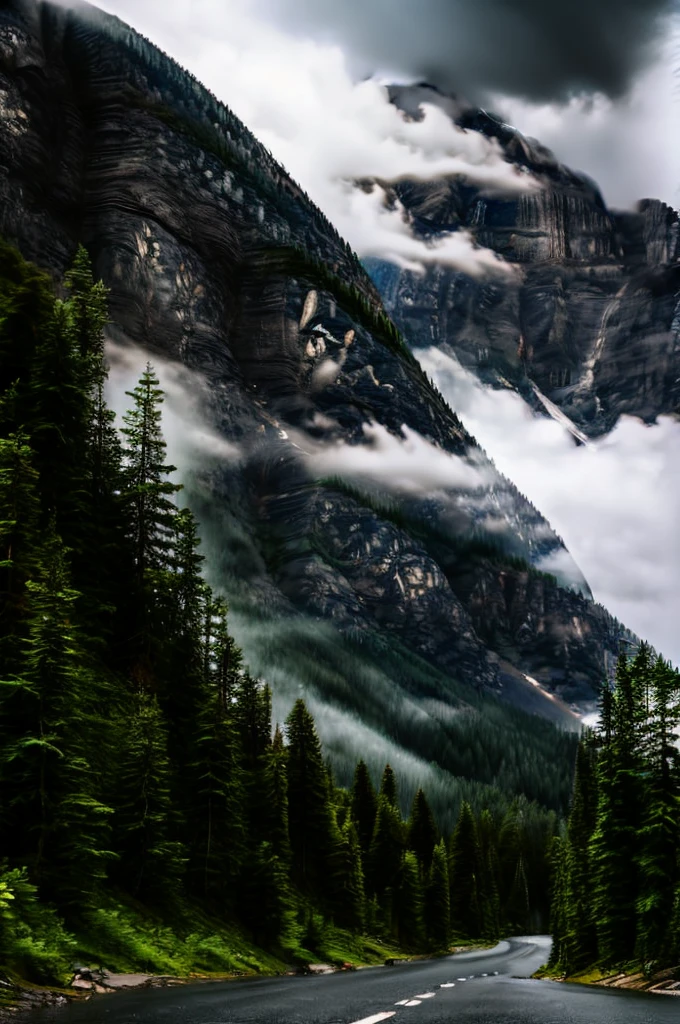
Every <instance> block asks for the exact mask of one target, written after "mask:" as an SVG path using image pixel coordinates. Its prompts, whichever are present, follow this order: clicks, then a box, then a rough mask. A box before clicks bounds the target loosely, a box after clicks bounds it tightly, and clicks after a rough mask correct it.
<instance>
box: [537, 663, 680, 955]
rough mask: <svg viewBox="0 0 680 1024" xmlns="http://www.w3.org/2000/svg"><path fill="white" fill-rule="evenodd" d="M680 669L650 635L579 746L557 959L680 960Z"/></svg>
mask: <svg viewBox="0 0 680 1024" xmlns="http://www.w3.org/2000/svg"><path fill="white" fill-rule="evenodd" d="M679 726H680V675H679V674H678V672H677V671H676V670H675V669H673V668H672V667H671V666H670V665H669V664H668V663H667V662H665V661H663V659H661V658H658V659H656V660H655V659H654V658H653V657H652V656H651V654H650V651H649V649H648V648H647V647H646V646H645V645H642V646H641V647H640V649H639V651H638V653H637V654H636V656H635V657H634V658H633V659H627V658H626V657H622V658H621V659H620V661H619V665H618V671H617V675H616V688H615V689H610V688H608V687H606V688H605V689H604V690H603V692H602V703H601V723H600V727H599V729H598V731H597V733H595V734H592V735H589V736H586V737H585V738H584V739H583V740H582V742H581V745H580V747H579V752H578V759H577V768H576V779H575V785H574V798H573V804H572V810H571V815H570V817H569V822H568V825H567V827H566V829H565V830H564V833H563V835H562V836H561V837H560V838H559V840H558V842H557V845H556V854H555V888H554V896H553V912H552V918H553V924H552V930H553V933H554V940H555V941H554V946H553V953H552V961H551V963H552V966H553V967H554V968H556V969H557V970H560V971H563V972H566V973H568V974H574V973H576V972H578V971H582V970H584V969H585V968H587V967H590V966H592V965H599V966H600V967H602V968H604V969H627V970H629V971H630V970H634V969H642V970H643V971H644V972H645V973H646V974H651V973H652V972H654V971H655V970H657V969H659V968H662V967H667V966H670V965H673V964H677V963H678V960H680V751H679V750H678V727H679Z"/></svg>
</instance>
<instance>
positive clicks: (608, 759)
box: [590, 658, 640, 965]
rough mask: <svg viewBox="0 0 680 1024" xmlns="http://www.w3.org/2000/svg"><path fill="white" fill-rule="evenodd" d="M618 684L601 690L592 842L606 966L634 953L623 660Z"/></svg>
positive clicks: (632, 810) (631, 786) (629, 725)
mask: <svg viewBox="0 0 680 1024" xmlns="http://www.w3.org/2000/svg"><path fill="white" fill-rule="evenodd" d="M616 681H617V687H616V692H615V694H614V695H613V696H612V695H611V694H610V693H609V690H608V688H607V687H605V689H604V691H603V700H602V714H601V723H602V733H601V742H602V749H601V752H600V755H599V759H598V771H597V792H598V809H597V820H596V825H595V829H594V832H593V835H592V839H591V843H590V863H591V870H592V875H593V887H592V888H593V904H592V905H593V917H594V919H595V920H596V922H597V942H598V957H599V959H600V961H601V962H602V963H604V964H606V965H613V964H618V963H623V962H624V961H627V960H629V959H631V958H632V956H633V955H634V951H635V916H636V915H635V898H636V892H637V872H636V857H637V848H638V843H637V835H636V823H637V821H638V820H639V800H640V775H639V773H640V759H639V756H638V750H637V746H636V724H635V723H636V721H637V707H636V704H635V688H634V685H633V681H632V678H631V675H630V670H629V666H628V665H627V663H626V660H625V658H621V659H620V660H619V664H618V667H617V675H616Z"/></svg>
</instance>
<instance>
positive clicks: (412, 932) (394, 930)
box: [382, 850, 424, 949]
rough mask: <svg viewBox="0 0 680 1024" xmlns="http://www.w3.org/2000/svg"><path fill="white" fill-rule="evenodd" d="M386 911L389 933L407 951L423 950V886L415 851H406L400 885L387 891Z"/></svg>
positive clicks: (398, 882)
mask: <svg viewBox="0 0 680 1024" xmlns="http://www.w3.org/2000/svg"><path fill="white" fill-rule="evenodd" d="M388 897H390V899H389V901H388V899H387V898H388ZM382 908H383V909H382V913H383V919H384V921H385V927H386V931H387V934H388V935H390V936H391V937H392V938H393V939H395V940H396V941H398V942H399V943H400V945H402V946H405V947H406V948H407V949H419V948H422V944H423V936H424V926H423V885H422V882H421V879H420V868H419V865H418V860H417V858H416V855H415V854H414V853H413V852H412V851H410V850H406V851H405V852H404V855H403V859H402V860H401V864H400V866H399V870H398V873H397V877H396V884H395V885H394V886H393V887H392V888H390V889H389V890H387V891H386V893H385V896H384V897H383V904H382Z"/></svg>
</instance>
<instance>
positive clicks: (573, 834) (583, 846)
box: [564, 736, 597, 970]
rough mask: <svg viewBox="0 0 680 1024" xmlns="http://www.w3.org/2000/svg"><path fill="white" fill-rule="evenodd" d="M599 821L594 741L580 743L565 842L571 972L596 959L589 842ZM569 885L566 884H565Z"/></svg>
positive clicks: (566, 923)
mask: <svg viewBox="0 0 680 1024" xmlns="http://www.w3.org/2000/svg"><path fill="white" fill-rule="evenodd" d="M596 819H597V790H596V767H595V757H594V741H593V738H592V737H591V736H586V737H585V738H584V739H582V740H581V742H580V744H579V747H578V753H577V759H576V772H575V775H574V792H573V797H572V804H571V814H570V816H569V823H568V829H567V837H566V839H565V841H564V856H565V865H564V871H565V879H566V880H567V881H568V891H567V898H568V907H567V912H566V921H565V930H566V931H568V933H569V943H570V949H571V952H570V956H569V961H570V969H571V970H573V969H575V968H578V967H582V968H585V967H587V966H588V965H589V964H592V963H594V962H595V960H596V959H597V932H596V929H595V921H594V920H593V915H592V890H591V886H592V870H591V865H590V842H591V837H592V835H593V831H594V828H595V823H596ZM565 884H566V883H565Z"/></svg>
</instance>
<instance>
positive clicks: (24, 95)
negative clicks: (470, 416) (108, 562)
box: [0, 0, 652, 760]
mask: <svg viewBox="0 0 680 1024" xmlns="http://www.w3.org/2000/svg"><path fill="white" fill-rule="evenodd" d="M0 104H1V108H0V110H1V112H2V113H1V116H0V231H1V232H2V233H3V234H4V235H5V236H7V237H9V238H10V239H13V240H14V241H15V242H16V243H17V244H18V245H19V246H20V248H21V249H22V251H23V253H24V254H25V255H26V256H27V257H29V258H31V259H33V260H35V261H36V262H37V263H39V264H40V265H42V266H45V267H47V268H49V269H50V270H51V271H52V273H53V274H54V276H55V278H56V279H59V278H60V276H61V275H62V273H63V271H64V269H65V267H66V266H67V264H68V262H69V260H70V259H71V257H72V255H73V252H74V248H75V245H76V243H77V242H78V241H79V240H82V241H84V242H85V244H86V245H87V246H88V247H89V249H90V251H91V252H92V254H93V257H94V260H95V266H96V270H97V272H98V274H100V275H101V276H102V277H103V279H104V281H105V282H106V284H107V285H108V287H109V288H110V308H111V319H112V323H111V325H110V334H111V338H112V339H113V340H114V341H117V342H122V343H125V344H130V343H133V344H135V345H137V346H139V347H141V348H142V349H144V350H145V351H148V352H151V353H155V354H156V355H158V356H162V357H163V358H165V359H169V360H172V361H176V362H177V363H182V364H184V365H185V366H186V367H188V368H190V369H192V370H195V371H197V372H198V373H199V374H200V377H201V379H202V380H204V381H205V382H206V389H205V394H204V396H203V398H202V401H203V405H204V408H203V414H204V418H205V419H207V420H209V422H210V424H211V426H212V428H213V429H214V430H215V431H216V432H217V433H219V435H221V437H222V438H223V439H224V440H226V441H228V442H229V444H230V445H231V446H232V450H238V453H239V455H238V458H237V459H233V460H229V459H227V460H226V461H225V460H222V459H217V460H216V459H212V460H210V459H208V460H207V461H204V462H203V463H197V465H196V466H195V467H194V469H193V471H192V472H190V473H189V474H188V477H187V479H186V481H185V483H186V488H187V493H188V496H189V499H190V501H191V503H192V505H193V507H194V508H195V510H196V511H197V513H198V514H199V516H200V518H201V520H202V523H203V531H204V535H205V537H206V551H207V552H208V554H209V563H208V570H209V573H210V575H211V577H212V579H213V582H216V583H217V584H218V585H219V586H220V587H222V589H223V590H224V591H225V592H226V593H227V594H228V596H229V599H230V604H231V610H232V620H231V621H232V627H233V628H234V630H235V632H236V634H237V638H238V639H239V640H240V642H241V643H242V644H243V646H244V648H245V652H246V656H247V657H248V659H249V661H250V662H251V664H252V665H253V666H254V668H255V669H256V670H257V671H260V672H262V673H263V674H264V675H266V676H267V678H268V679H269V680H270V681H271V682H272V684H273V686H274V689H275V698H277V695H278V698H280V700H281V702H282V703H284V704H285V702H286V701H287V700H289V699H290V698H292V697H293V696H296V695H297V694H298V693H299V689H300V686H301V685H304V686H305V687H306V689H307V693H308V696H309V695H311V698H312V699H314V700H317V701H318V702H321V703H323V704H324V706H326V707H331V708H336V709H337V708H341V709H343V711H344V712H347V713H352V714H356V715H357V716H360V717H361V718H362V720H363V721H364V723H367V724H368V725H369V726H370V727H371V728H375V729H376V731H380V732H381V733H383V734H384V733H388V734H391V735H392V737H393V738H394V741H395V742H397V743H399V744H401V746H402V747H403V748H406V749H410V745H412V744H413V743H415V740H414V739H413V735H414V721H415V720H418V721H419V722H420V725H419V726H418V728H419V729H420V733H421V737H422V735H425V733H426V732H427V729H429V730H430V732H431V734H432V736H435V735H436V736H439V732H440V731H441V728H442V726H441V722H440V721H439V719H438V718H437V714H439V713H440V712H436V711H433V710H426V700H425V698H427V700H429V701H430V704H427V707H428V708H439V709H441V708H444V707H449V708H451V707H456V706H461V705H462V704H464V703H465V701H466V695H468V696H469V697H470V698H471V695H472V694H478V693H479V692H487V693H495V694H497V693H501V694H502V693H503V692H504V680H505V678H506V676H507V673H508V671H511V673H514V674H515V675H516V674H517V673H519V674H520V675H522V673H526V672H528V671H529V670H531V673H532V675H533V676H535V677H536V679H537V680H538V682H539V683H540V684H541V685H542V686H545V687H546V688H547V689H548V690H551V691H555V692H557V693H561V694H562V695H563V696H564V697H565V698H566V699H567V700H569V701H574V702H577V703H578V702H579V701H588V700H591V699H592V698H593V696H594V694H595V692H596V689H597V687H598V685H599V683H600V680H601V678H602V676H603V674H604V673H605V671H606V670H607V664H608V662H609V660H610V659H611V657H613V656H614V655H615V653H616V650H617V639H618V634H619V631H620V627H619V626H618V624H617V623H615V622H613V620H611V619H610V618H609V617H608V616H607V614H606V612H604V610H603V609H600V608H598V607H596V606H595V605H594V604H593V602H592V600H591V599H590V594H589V591H588V588H587V584H586V583H585V581H584V580H583V578H582V576H580V574H579V572H578V570H577V568H576V567H575V566H573V563H572V566H571V570H570V574H569V575H570V581H569V582H570V585H569V586H566V585H565V586H561V585H560V582H559V581H558V580H556V579H554V578H551V577H546V576H545V575H542V574H541V573H539V572H538V571H537V570H536V568H535V565H536V564H537V563H538V562H540V561H541V559H543V558H545V556H547V555H550V554H551V553H553V554H554V553H555V552H560V553H561V555H562V556H563V557H562V560H563V561H567V562H568V561H569V559H568V556H567V554H566V552H564V551H563V545H562V543H561V541H560V539H559V538H558V537H556V536H555V534H554V532H553V531H552V530H551V529H550V527H549V525H548V524H547V523H546V522H545V520H544V519H543V518H542V517H541V516H540V514H539V513H538V512H537V511H536V510H535V509H534V508H532V506H531V505H530V504H529V503H528V502H527V501H526V500H525V499H524V498H523V497H522V496H521V495H520V494H519V493H518V492H517V490H516V489H515V488H514V487H513V486H512V484H510V483H509V482H508V481H507V480H505V479H504V478H503V477H502V476H501V475H500V474H499V473H498V472H497V471H496V469H495V468H494V466H493V465H492V464H491V463H490V462H489V460H488V458H487V457H486V456H485V455H484V453H483V452H482V451H481V450H480V449H479V448H478V447H477V446H476V444H475V442H474V440H473V439H472V438H471V437H470V436H469V435H468V434H467V433H466V431H465V430H464V428H463V426H462V425H461V423H460V421H459V420H458V419H457V417H456V416H455V414H454V413H452V412H451V410H450V409H449V408H448V407H447V406H446V404H445V403H444V401H443V399H442V398H441V396H440V395H439V394H438V393H437V392H436V391H435V389H434V388H433V387H432V385H431V384H430V383H429V381H428V380H427V379H426V377H425V376H424V375H423V373H422V372H421V370H420V368H419V366H418V364H417V362H416V361H415V360H414V358H413V357H412V355H411V354H410V351H409V350H408V349H407V348H406V347H405V345H404V344H403V342H402V341H401V339H400V338H399V336H398V334H397V332H396V331H395V329H394V327H393V325H392V324H391V322H390V321H389V320H388V319H387V317H386V315H385V313H384V310H383V307H382V304H381V301H380V299H379V298H378V293H377V290H376V288H375V286H374V284H373V283H372V282H371V280H370V279H369V277H368V276H367V275H366V273H365V272H364V270H363V268H362V266H361V264H360V263H359V261H358V260H357V259H356V257H355V256H354V255H353V253H352V252H351V250H350V249H349V247H348V246H347V245H346V244H345V243H344V242H343V241H342V239H341V238H339V236H338V235H337V233H336V232H335V231H334V229H333V228H332V227H331V225H330V224H329V223H328V222H327V221H326V220H325V218H324V217H323V216H322V215H321V213H320V212H319V211H318V210H317V209H316V208H315V207H314V206H313V205H312V203H311V202H310V201H309V200H308V199H307V197H306V196H305V195H304V194H303V193H302V192H301V191H300V189H299V188H298V187H297V186H296V185H295V183H294V182H292V181H291V180H290V179H289V178H288V177H287V175H286V174H285V172H284V171H283V170H282V169H281V168H280V167H279V166H278V165H277V164H276V163H275V162H274V161H273V159H272V158H271V156H270V155H269V154H268V153H267V151H266V150H265V149H264V148H263V147H262V146H261V145H260V144H259V143H258V142H257V141H256V140H255V139H254V138H253V137H252V136H251V135H250V133H249V132H248V131H247V130H246V129H245V128H244V126H243V125H241V124H240V123H239V122H238V121H237V119H236V118H235V117H234V116H233V115H232V114H231V113H230V112H229V111H228V110H227V109H226V108H225V107H223V106H222V105H220V104H219V103H218V102H217V101H216V100H215V99H214V97H212V96H211V95H210V94H209V93H207V92H206V91H205V90H204V89H203V88H202V87H201V86H200V85H199V84H198V83H197V82H196V81H195V80H194V79H192V78H191V76H189V75H188V74H186V73H184V72H183V71H181V69H180V68H178V67H177V66H176V65H175V64H174V63H173V62H172V61H170V60H169V59H168V58H166V57H165V56H164V55H162V54H161V53H160V52H159V51H158V50H156V49H155V48H153V47H152V46H151V45H150V44H149V43H148V42H147V41H145V40H143V39H142V38H141V37H140V36H139V35H137V34H136V33H134V32H133V31H132V30H130V29H128V28H127V27H126V26H124V25H122V24H121V23H120V22H119V21H118V20H117V19H115V18H111V17H108V16H105V15H103V14H101V13H99V12H96V11H93V10H92V9H88V8H84V7H83V8H78V9H77V10H76V11H72V10H66V9H63V8H61V7H54V6H51V5H50V4H39V3H36V2H35V0H11V2H9V3H5V4H4V5H3V7H2V9H1V10H0ZM536 202H538V203H539V206H537V207H532V208H531V209H529V208H527V212H526V216H525V220H526V224H527V228H526V231H527V233H529V232H530V231H533V230H534V229H533V228H532V227H529V226H528V225H530V224H533V220H532V218H534V219H535V218H536V217H537V216H538V213H537V212H536V211H537V210H539V209H543V207H542V206H540V203H542V202H543V200H540V201H539V200H536ZM495 216H496V215H495V214H494V215H493V216H491V215H489V216H487V215H486V214H484V219H485V222H486V223H487V225H489V230H491V225H492V222H493V223H495V221H494V218H495ZM607 216H608V215H607V214H606V212H605V211H603V210H602V211H601V212H600V213H598V217H599V220H597V225H595V222H594V226H593V229H592V230H593V233H596V231H597V232H601V230H602V229H601V224H603V223H604V222H605V221H606V219H607ZM497 230H498V232H501V228H500V227H498V228H497ZM650 230H651V229H650ZM643 234H644V233H643ZM499 237H500V234H499ZM527 237H528V234H527ZM513 244H514V243H513ZM545 244H547V243H545V242H544V241H541V242H536V245H537V246H539V247H541V246H543V247H544V246H545ZM602 244H604V243H602ZM649 244H652V243H651V242H650V243H649ZM444 276H445V275H440V278H439V279H438V280H440V285H435V278H436V273H435V275H434V276H433V277H432V278H431V279H430V283H429V285H428V287H431V288H432V301H433V302H434V300H435V295H436V290H437V288H444V289H445V290H448V292H450V294H451V297H452V303H453V304H452V306H451V309H452V319H453V307H454V306H455V307H456V308H457V309H462V308H463V307H464V305H465V300H464V298H463V295H462V293H461V295H458V288H459V285H458V283H457V282H454V281H453V279H450V280H449V281H448V283H444ZM400 287H401V285H400ZM471 287H472V286H471V285H470V284H469V283H467V282H464V281H461V283H460V288H461V289H462V290H463V291H464V290H465V288H471ZM488 287H489V288H490V289H493V287H494V286H493V285H489V286H488ZM494 294H496V295H497V299H494ZM428 301H429V300H428ZM555 301H556V302H557V301H558V300H557V298H556V299H555ZM472 302H473V299H472V298H471V297H470V305H471V304H472ZM489 302H490V303H491V304H493V303H494V302H495V304H496V307H498V306H500V307H501V308H502V309H506V310H507V317H508V320H511V319H513V318H516V312H517V308H519V307H518V303H519V298H518V296H517V295H515V296H514V298H508V293H507V292H503V291H502V290H499V291H498V292H497V293H494V292H493V291H490V292H489ZM513 303H514V305H513ZM456 315H457V314H456ZM537 315H538V314H537ZM485 322H486V321H485ZM513 322H514V320H513ZM480 331H482V327H481V326H480ZM501 343H503V342H499V344H501ZM514 358H518V357H514ZM367 424H374V425H378V427H379V429H381V430H383V431H384V432H386V434H387V435H389V436H390V437H391V438H393V439H394V443H397V444H398V443H399V439H400V438H402V437H403V435H402V428H403V427H404V425H406V426H407V427H408V428H410V429H411V430H412V431H416V432H417V433H418V434H419V435H420V436H421V437H423V438H426V439H427V441H428V442H429V445H430V446H431V450H432V451H435V452H439V453H449V454H450V455H452V456H455V457H457V458H458V459H460V460H462V461H463V463H464V464H465V465H466V466H468V467H469V468H470V471H471V472H474V473H475V474H477V478H478V480H479V481H480V482H479V484H475V485H474V486H472V487H468V488H464V487H461V486H457V487H450V488H443V489H442V488H441V486H440V487H439V488H438V491H439V492H440V493H439V496H437V497H433V496H427V497H422V496H421V497H414V496H412V495H411V496H408V497H404V496H403V495H402V496H401V497H399V496H398V495H397V496H395V495H394V494H393V493H391V488H390V487H389V486H388V484H385V483H383V484H382V485H378V484H371V483H370V482H369V483H368V484H366V483H365V482H364V484H362V485H359V484H356V485H353V484H352V483H351V481H349V482H348V480H347V479H346V478H343V479H342V480H338V479H335V478H333V474H332V473H331V472H329V473H328V475H327V478H326V477H325V476H324V474H323V473H322V472H321V471H319V469H318V466H319V463H318V461H317V462H316V463H315V464H314V465H315V467H316V468H312V467H311V464H310V460H309V457H308V455H309V452H310V451H312V450H313V451H315V452H317V453H319V452H321V453H323V452H324V451H328V450H331V449H334V448H335V447H336V446H338V445H343V446H347V447H352V446H355V447H358V446H361V445H367V444H368V443H369V441H368V439H367V435H366V426H367ZM321 464H322V465H323V461H322V463H321ZM574 581H575V584H574ZM565 651H567V652H568V657H565ZM505 665H507V666H509V669H506V668H505V667H504V666H505ZM513 692H514V691H513ZM419 701H420V703H418V702H419ZM543 705H544V710H545V711H546V713H552V712H551V708H552V705H550V704H549V702H548V701H544V702H543ZM329 714H330V712H329ZM557 717H560V716H559V715H558V716H557ZM562 717H564V716H562ZM423 723H425V724H423ZM320 727H321V730H322V733H323V732H324V729H325V730H326V735H327V736H330V734H331V731H332V723H331V724H327V723H326V724H325V723H324V720H323V718H322V719H320ZM423 730H425V732H423ZM427 735H430V733H427ZM357 742H359V741H358V740H357ZM432 758H435V755H434V754H433V755H432ZM432 758H430V757H429V756H428V758H427V760H431V759H432Z"/></svg>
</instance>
